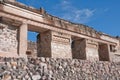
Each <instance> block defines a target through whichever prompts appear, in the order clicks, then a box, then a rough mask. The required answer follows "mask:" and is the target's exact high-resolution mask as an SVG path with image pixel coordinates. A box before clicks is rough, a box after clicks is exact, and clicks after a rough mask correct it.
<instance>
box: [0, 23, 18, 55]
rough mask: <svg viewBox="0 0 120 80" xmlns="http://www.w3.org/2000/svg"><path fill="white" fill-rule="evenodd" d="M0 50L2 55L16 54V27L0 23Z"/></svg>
mask: <svg viewBox="0 0 120 80" xmlns="http://www.w3.org/2000/svg"><path fill="white" fill-rule="evenodd" d="M0 27H1V28H0V52H1V53H4V52H5V54H4V55H9V54H10V53H13V54H14V55H16V54H17V50H18V37H17V36H18V28H17V27H14V26H10V25H7V24H4V23H0Z"/></svg>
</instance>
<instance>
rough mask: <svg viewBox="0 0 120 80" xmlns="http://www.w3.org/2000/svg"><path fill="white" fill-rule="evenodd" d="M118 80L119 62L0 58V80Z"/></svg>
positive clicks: (119, 72) (119, 73)
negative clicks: (26, 60)
mask: <svg viewBox="0 0 120 80" xmlns="http://www.w3.org/2000/svg"><path fill="white" fill-rule="evenodd" d="M16 79H17V80H120V62H119V63H114V62H99V61H95V62H91V61H88V60H86V61H84V60H79V59H78V60H76V59H73V60H72V59H53V58H43V57H41V58H29V59H28V62H25V60H24V59H22V58H19V59H17V58H1V57H0V80H16Z"/></svg>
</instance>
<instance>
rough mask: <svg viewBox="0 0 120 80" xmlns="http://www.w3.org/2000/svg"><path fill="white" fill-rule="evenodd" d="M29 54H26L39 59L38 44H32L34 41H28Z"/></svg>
mask: <svg viewBox="0 0 120 80" xmlns="http://www.w3.org/2000/svg"><path fill="white" fill-rule="evenodd" d="M27 46H28V47H27V52H26V54H27V53H28V54H27V55H28V56H31V57H37V43H36V42H32V41H28V45H27Z"/></svg>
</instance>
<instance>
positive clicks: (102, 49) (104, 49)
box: [98, 43, 110, 61]
mask: <svg viewBox="0 0 120 80" xmlns="http://www.w3.org/2000/svg"><path fill="white" fill-rule="evenodd" d="M98 51H99V60H100V61H110V56H109V53H110V50H109V45H108V44H104V43H100V44H99V49H98Z"/></svg>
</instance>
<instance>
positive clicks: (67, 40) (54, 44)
mask: <svg viewBox="0 0 120 80" xmlns="http://www.w3.org/2000/svg"><path fill="white" fill-rule="evenodd" d="M37 43H38V44H37V45H38V56H40V57H52V58H72V53H71V36H70V35H68V34H64V33H59V32H55V31H46V32H42V33H40V34H39V35H38V40H37Z"/></svg>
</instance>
